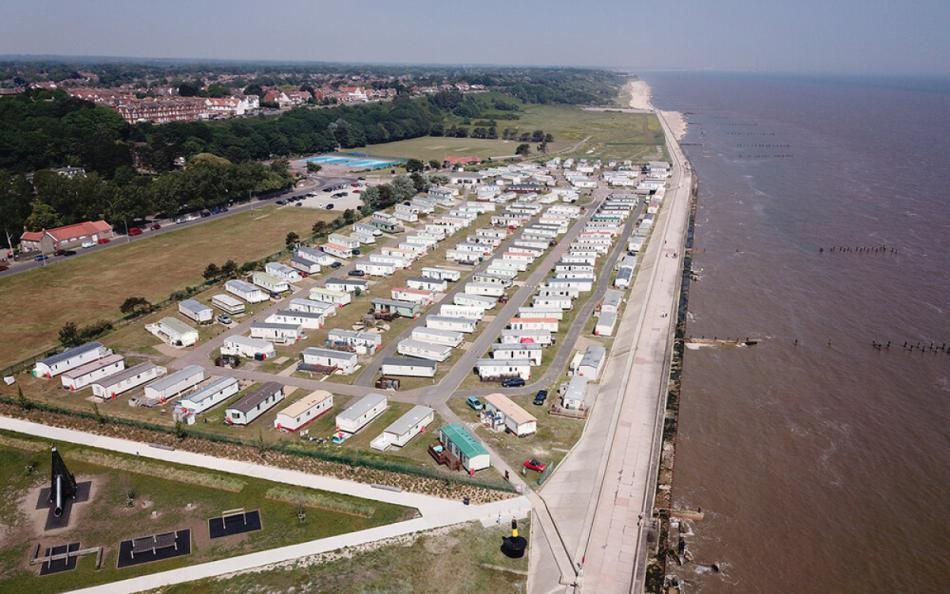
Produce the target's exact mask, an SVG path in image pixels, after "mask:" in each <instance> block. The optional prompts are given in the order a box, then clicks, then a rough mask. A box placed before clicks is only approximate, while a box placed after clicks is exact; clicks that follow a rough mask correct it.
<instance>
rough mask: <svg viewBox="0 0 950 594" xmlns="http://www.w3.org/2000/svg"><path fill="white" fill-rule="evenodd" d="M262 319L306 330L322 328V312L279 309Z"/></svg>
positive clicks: (270, 322) (269, 322)
mask: <svg viewBox="0 0 950 594" xmlns="http://www.w3.org/2000/svg"><path fill="white" fill-rule="evenodd" d="M264 321H265V322H267V323H268V324H286V325H292V326H297V327H300V328H305V329H308V330H316V329H318V328H323V314H318V313H310V312H306V311H294V310H292V309H279V310H277V311H276V312H274V313H272V314H271V315H269V316H267V318H266V319H265V320H264Z"/></svg>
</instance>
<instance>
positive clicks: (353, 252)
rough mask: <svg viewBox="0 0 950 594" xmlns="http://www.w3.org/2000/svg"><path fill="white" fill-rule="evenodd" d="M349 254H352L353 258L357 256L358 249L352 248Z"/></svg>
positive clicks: (358, 253)
mask: <svg viewBox="0 0 950 594" xmlns="http://www.w3.org/2000/svg"><path fill="white" fill-rule="evenodd" d="M350 253H351V254H353V255H354V256H359V255H360V253H361V252H360V248H353V249H351V250H350Z"/></svg>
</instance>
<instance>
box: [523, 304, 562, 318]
mask: <svg viewBox="0 0 950 594" xmlns="http://www.w3.org/2000/svg"><path fill="white" fill-rule="evenodd" d="M518 317H519V318H555V319H558V320H563V319H564V310H563V309H561V308H560V307H540V306H537V305H526V306H522V307H519V308H518Z"/></svg>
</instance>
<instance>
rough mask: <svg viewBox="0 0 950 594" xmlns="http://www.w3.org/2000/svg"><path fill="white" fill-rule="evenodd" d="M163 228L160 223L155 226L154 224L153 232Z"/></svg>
mask: <svg viewBox="0 0 950 594" xmlns="http://www.w3.org/2000/svg"><path fill="white" fill-rule="evenodd" d="M161 228H162V226H161V224H159V223H153V224H152V231H158V230H159V229H161Z"/></svg>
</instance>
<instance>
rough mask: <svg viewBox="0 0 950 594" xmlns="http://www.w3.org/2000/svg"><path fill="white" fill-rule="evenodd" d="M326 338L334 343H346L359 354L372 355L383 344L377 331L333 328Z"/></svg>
mask: <svg viewBox="0 0 950 594" xmlns="http://www.w3.org/2000/svg"><path fill="white" fill-rule="evenodd" d="M327 340H329V341H330V342H332V343H335V345H346V346H349V347H353V349H354V350H355V351H356V352H357V353H359V354H361V355H372V354H373V353H375V352H376V349H378V348H379V347H381V346H382V345H383V337H382V335H381V334H379V333H378V332H362V331H359V330H347V329H345V328H334V329H332V330H330V332H329V333H328V334H327Z"/></svg>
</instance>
